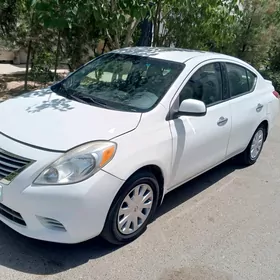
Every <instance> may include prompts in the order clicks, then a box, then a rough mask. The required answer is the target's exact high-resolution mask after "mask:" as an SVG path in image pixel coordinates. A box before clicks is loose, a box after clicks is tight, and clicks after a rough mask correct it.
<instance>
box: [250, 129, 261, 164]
mask: <svg viewBox="0 0 280 280" xmlns="http://www.w3.org/2000/svg"><path fill="white" fill-rule="evenodd" d="M262 143H263V131H262V130H259V131H257V133H256V134H255V136H254V138H253V141H252V145H251V152H250V155H251V158H252V159H256V158H257V157H258V155H259V154H260V152H261V148H262Z"/></svg>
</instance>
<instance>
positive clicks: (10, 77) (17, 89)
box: [0, 73, 64, 102]
mask: <svg viewBox="0 0 280 280" xmlns="http://www.w3.org/2000/svg"><path fill="white" fill-rule="evenodd" d="M63 76H64V75H61V78H62V77H63ZM52 83H53V81H50V82H48V83H40V82H37V81H28V90H27V91H31V90H35V89H40V88H45V87H47V86H49V85H51V84H52ZM24 92H25V90H24V74H16V73H12V74H2V75H1V74H0V102H2V101H4V100H6V99H8V98H10V97H12V96H16V95H19V94H22V93H24Z"/></svg>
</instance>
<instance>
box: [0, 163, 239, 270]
mask: <svg viewBox="0 0 280 280" xmlns="http://www.w3.org/2000/svg"><path fill="white" fill-rule="evenodd" d="M239 168H240V166H237V165H236V164H235V163H234V162H232V161H229V162H226V163H224V164H222V165H220V166H218V167H216V168H214V169H213V170H211V171H209V172H207V173H205V174H203V175H201V176H200V177H198V178H196V179H194V180H192V181H190V182H188V183H187V184H184V185H182V186H181V187H180V188H178V189H176V190H174V191H172V192H171V193H170V194H168V195H167V197H166V199H165V200H164V202H163V204H162V205H161V207H160V208H159V209H158V213H157V216H156V218H158V217H160V216H162V215H164V214H165V213H167V212H168V211H170V210H171V209H173V208H175V207H177V206H179V205H180V204H181V203H184V202H185V201H187V200H188V199H190V198H192V197H194V196H195V195H197V194H198V193H200V192H202V191H203V190H205V189H207V188H209V187H211V186H212V185H213V184H214V183H216V182H217V181H219V180H220V179H222V178H224V177H225V176H227V175H229V174H230V173H232V172H234V171H235V170H236V169H239ZM154 222H156V219H155V221H154ZM117 249H118V247H115V246H113V245H110V244H107V243H106V242H105V241H103V240H102V239H101V238H100V237H98V238H94V239H92V240H90V241H87V242H84V243H81V244H76V245H65V244H54V243H48V242H43V241H37V240H33V239H29V238H26V237H24V236H21V235H19V234H18V233H16V232H14V231H13V230H11V229H10V228H8V227H7V226H6V225H4V224H2V223H1V222H0V266H4V267H7V268H10V269H14V270H17V271H21V272H24V273H30V274H40V275H52V274H56V273H59V272H63V271H66V270H68V269H71V268H75V267H77V266H80V265H82V264H85V263H87V262H88V261H89V260H91V259H96V258H100V257H102V256H104V255H107V254H110V253H111V252H113V251H114V250H117Z"/></svg>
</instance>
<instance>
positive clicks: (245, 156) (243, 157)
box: [239, 125, 266, 166]
mask: <svg viewBox="0 0 280 280" xmlns="http://www.w3.org/2000/svg"><path fill="white" fill-rule="evenodd" d="M265 136H266V129H265V127H264V126H263V125H261V126H259V127H258V128H257V130H256V131H255V133H254V135H253V137H252V139H251V141H250V143H249V145H248V147H247V148H246V150H245V151H244V152H243V153H242V154H240V157H239V159H240V161H241V163H242V164H244V165H247V166H250V165H253V164H255V163H256V161H257V160H258V158H259V156H260V154H261V151H262V148H263V144H264V141H265ZM260 137H261V138H262V140H261V142H260V144H259V146H258V149H257V151H256V152H255V153H252V152H251V151H252V149H253V145H254V143H255V142H254V139H256V138H258V140H259V141H260ZM255 145H256V143H255Z"/></svg>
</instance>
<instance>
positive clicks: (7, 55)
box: [0, 49, 14, 61]
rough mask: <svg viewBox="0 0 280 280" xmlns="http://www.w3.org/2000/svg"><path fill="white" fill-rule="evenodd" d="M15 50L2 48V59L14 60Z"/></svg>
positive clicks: (0, 58)
mask: <svg viewBox="0 0 280 280" xmlns="http://www.w3.org/2000/svg"><path fill="white" fill-rule="evenodd" d="M13 60H14V52H13V51H6V50H1V49H0V61H13Z"/></svg>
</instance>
